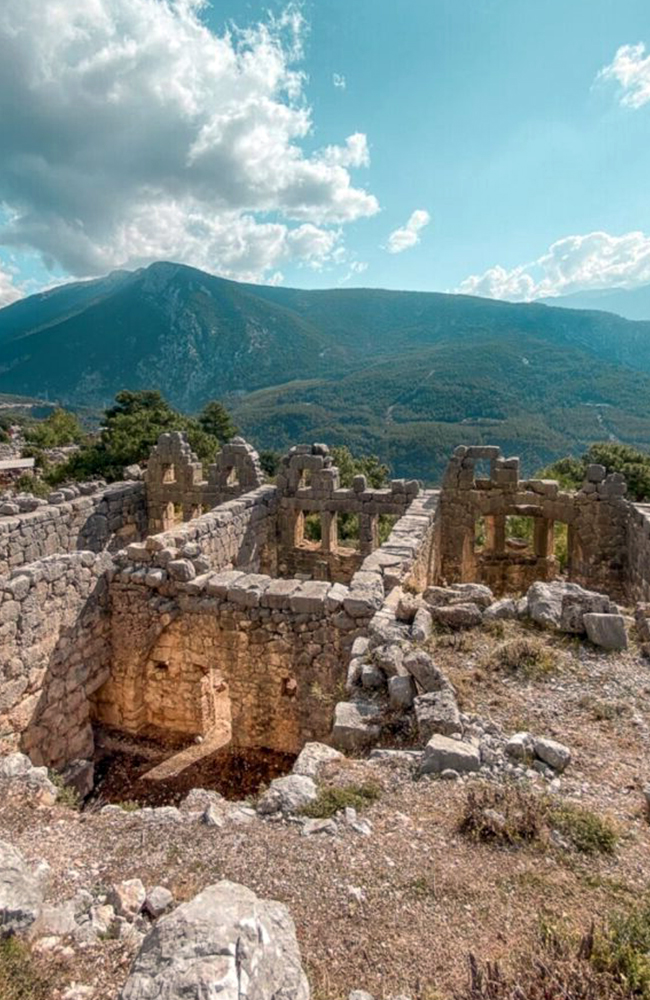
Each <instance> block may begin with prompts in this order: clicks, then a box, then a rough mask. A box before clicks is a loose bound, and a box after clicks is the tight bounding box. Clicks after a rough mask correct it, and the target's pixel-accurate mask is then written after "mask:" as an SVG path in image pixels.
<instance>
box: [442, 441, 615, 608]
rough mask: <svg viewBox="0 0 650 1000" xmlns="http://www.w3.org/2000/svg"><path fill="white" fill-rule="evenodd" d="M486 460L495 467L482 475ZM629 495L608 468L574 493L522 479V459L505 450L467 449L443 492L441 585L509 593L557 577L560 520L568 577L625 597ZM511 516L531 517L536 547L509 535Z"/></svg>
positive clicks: (593, 471)
mask: <svg viewBox="0 0 650 1000" xmlns="http://www.w3.org/2000/svg"><path fill="white" fill-rule="evenodd" d="M481 461H483V462H487V463H489V474H488V475H487V476H482V477H481V476H479V475H477V470H476V465H477V463H478V462H481ZM624 494H625V483H624V482H623V479H622V477H621V476H620V475H618V474H616V473H615V474H613V475H610V476H606V475H605V469H604V468H603V467H602V466H590V467H589V470H588V473H587V479H586V481H585V483H584V484H583V486H582V489H581V490H580V491H578V492H577V493H570V492H567V491H563V490H561V489H560V487H559V485H558V483H557V482H555V481H551V480H520V479H519V459H516V458H514V459H504V458H503V456H502V455H501V451H500V449H499V448H496V447H491V446H490V447H488V446H484V447H471V448H467V447H465V446H461V447H459V448H457V449H456V451H455V452H454V455H453V457H452V459H451V461H450V462H449V465H448V467H447V470H446V472H445V476H444V480H443V486H442V491H441V495H440V506H439V516H438V524H437V543H436V548H437V558H436V567H435V573H434V577H435V580H436V582H438V583H443V582H446V583H450V584H451V583H456V582H472V581H476V582H482V583H486V584H488V585H489V586H490V587H492V589H493V590H494V591H495V592H496V593H504V592H508V591H523V590H525V589H526V588H527V587H528V586H529V585H530V584H531V583H533V582H534V581H535V580H548V579H552V578H553V577H554V576H555V575H556V574H557V572H558V569H559V567H558V561H557V558H556V556H555V552H554V531H555V526H556V525H557V524H558V522H559V523H560V524H564V525H566V526H567V532H568V541H567V546H568V564H567V573H568V575H569V578H570V579H572V580H576V581H578V582H580V583H583V584H585V586H589V587H591V588H596V589H603V590H605V591H606V592H607V593H609V594H611V595H612V596H621V595H622V594H623V592H624V590H625V581H626V577H625V573H626V555H625V554H626V550H627V525H628V519H629V508H630V505H629V503H627V501H625V499H624ZM509 517H517V518H531V519H532V522H533V535H532V541H531V543H530V544H524V545H522V544H521V543H520V542H519V540H518V539H514V538H510V537H509V536H508V530H507V528H508V521H507V519H508V518H509ZM479 520H480V521H481V524H480V530H481V537H479V535H478V532H477V522H479Z"/></svg>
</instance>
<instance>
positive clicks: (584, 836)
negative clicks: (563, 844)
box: [548, 802, 618, 854]
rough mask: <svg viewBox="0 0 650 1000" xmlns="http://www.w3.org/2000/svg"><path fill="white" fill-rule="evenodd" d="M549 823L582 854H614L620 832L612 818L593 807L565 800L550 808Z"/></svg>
mask: <svg viewBox="0 0 650 1000" xmlns="http://www.w3.org/2000/svg"><path fill="white" fill-rule="evenodd" d="M548 821H549V823H550V824H551V825H552V826H553V827H554V828H555V829H556V830H558V831H559V833H561V834H562V835H563V836H564V837H566V838H567V840H569V841H570V843H571V844H572V846H573V847H575V849H576V850H577V851H580V852H581V853H582V854H613V853H614V852H615V850H616V844H617V842H618V834H617V832H616V829H615V828H614V826H613V824H612V823H611V822H610V820H608V819H606V818H604V817H602V816H598V814H597V813H595V812H592V811H591V809H586V808H585V807H584V806H577V805H574V804H573V803H572V802H563V803H561V804H559V805H554V806H552V807H551V808H550V809H549V813H548Z"/></svg>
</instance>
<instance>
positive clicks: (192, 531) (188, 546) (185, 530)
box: [118, 486, 277, 584]
mask: <svg viewBox="0 0 650 1000" xmlns="http://www.w3.org/2000/svg"><path fill="white" fill-rule="evenodd" d="M276 510H277V491H276V489H275V487H274V486H260V487H258V488H257V489H255V490H253V491H252V492H250V493H246V494H244V495H243V496H240V497H238V498H237V499H236V500H229V501H227V502H226V503H223V504H221V505H220V506H219V507H215V508H214V510H211V511H209V512H208V513H206V514H201V515H200V516H199V517H195V518H193V519H192V520H190V521H185V522H183V523H181V524H178V525H177V526H176V527H174V528H172V529H170V530H168V531H164V532H160V533H159V534H156V535H149V536H148V537H147V538H146V539H145V540H144V541H143V542H136V543H134V544H132V545H129V546H128V547H127V549H126V551H125V553H124V554H123V556H122V557H121V558H120V559H119V560H118V562H120V563H122V564H124V565H127V564H128V565H131V566H132V567H133V571H134V572H137V573H139V574H140V575H147V574H149V575H150V578H151V582H153V583H155V584H160V583H161V582H164V581H165V580H167V579H168V578H171V579H175V580H179V581H180V582H187V581H188V580H191V579H193V578H194V577H195V576H197V575H200V574H202V573H206V572H207V571H208V570H212V571H214V570H221V569H231V568H233V567H237V568H240V569H245V570H250V571H259V570H261V569H269V570H270V569H272V568H273V566H274V561H275V515H276Z"/></svg>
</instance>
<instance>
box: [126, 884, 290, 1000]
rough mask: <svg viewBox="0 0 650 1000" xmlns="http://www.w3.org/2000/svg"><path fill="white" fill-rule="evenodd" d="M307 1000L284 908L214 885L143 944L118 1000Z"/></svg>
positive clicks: (156, 928)
mask: <svg viewBox="0 0 650 1000" xmlns="http://www.w3.org/2000/svg"><path fill="white" fill-rule="evenodd" d="M217 996H218V997H219V1000H242V998H243V997H246V998H247V1000H271V998H272V997H276V998H277V1000H280V998H281V1000H309V986H308V984H307V978H306V976H305V974H304V972H303V970H302V966H301V963H300V951H299V949H298V943H297V941H296V931H295V927H294V925H293V921H292V920H291V917H290V916H289V912H288V910H287V909H286V907H285V906H283V905H282V904H281V903H276V902H272V901H268V900H262V899H259V898H258V897H257V896H256V895H255V893H254V892H251V890H250V889H247V888H246V887H245V886H242V885H237V884H236V883H234V882H227V881H223V882H218V883H217V884H216V885H210V886H208V887H207V888H206V889H204V890H203V892H201V893H199V895H198V896H195V897H194V899H192V900H190V901H189V902H188V903H183V904H182V905H181V906H178V907H177V908H176V909H175V910H174V911H173V912H172V913H170V914H169V915H167V916H165V917H162V918H161V919H160V920H159V921H158V922H157V923H156V924H155V925H154V927H153V929H152V930H151V931H150V932H149V934H148V935H147V937H146V938H145V940H144V942H143V944H142V946H141V948H140V951H139V953H138V955H137V956H136V959H135V962H134V964H133V967H132V969H131V974H130V976H129V978H128V980H127V982H126V985H125V986H124V988H123V990H122V992H121V994H120V1000H151V998H152V997H158V998H159V1000H188V998H189V997H196V998H198V997H205V998H206V1000H207V998H208V997H217Z"/></svg>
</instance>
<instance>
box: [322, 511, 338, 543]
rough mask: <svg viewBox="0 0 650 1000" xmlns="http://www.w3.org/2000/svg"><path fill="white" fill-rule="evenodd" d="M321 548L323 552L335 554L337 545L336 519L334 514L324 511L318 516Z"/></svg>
mask: <svg viewBox="0 0 650 1000" xmlns="http://www.w3.org/2000/svg"><path fill="white" fill-rule="evenodd" d="M320 523H321V548H322V550H323V552H336V550H337V549H338V544H339V537H338V519H337V515H336V513H335V512H330V511H328V510H324V511H323V512H322V514H321V516H320Z"/></svg>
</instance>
